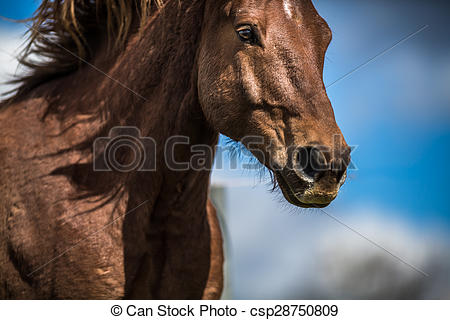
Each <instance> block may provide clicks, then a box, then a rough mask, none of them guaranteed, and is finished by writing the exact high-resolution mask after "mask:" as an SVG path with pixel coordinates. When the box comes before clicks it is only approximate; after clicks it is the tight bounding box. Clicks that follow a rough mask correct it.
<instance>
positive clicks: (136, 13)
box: [0, 0, 350, 299]
mask: <svg viewBox="0 0 450 320" xmlns="http://www.w3.org/2000/svg"><path fill="white" fill-rule="evenodd" d="M29 21H31V23H32V25H31V26H30V40H29V46H28V47H27V48H26V50H25V52H24V54H23V55H22V56H21V62H22V63H23V64H25V65H26V66H28V67H29V70H30V71H29V73H28V74H27V75H25V76H24V77H23V78H21V79H18V80H17V82H18V88H17V92H16V93H15V95H14V96H13V97H12V98H10V99H9V100H6V101H4V102H3V103H2V104H1V106H0V128H1V130H0V218H1V219H0V220H1V222H0V240H1V241H0V270H1V271H0V272H1V274H0V295H1V297H2V298H44V299H45V298H62V299H66V298H75V299H89V298H96V299H118V298H139V299H142V298H146V299H147V298H148V299H150V298H154V299H159V298H164V299H198V298H213V299H214V298H219V297H220V294H221V291H222V284H223V275H222V264H223V253H222V238H221V233H220V228H219V224H218V221H217V217H216V213H215V210H214V208H213V206H212V204H211V203H210V202H209V201H208V187H209V177H210V170H209V168H211V165H212V162H213V155H211V156H207V157H205V159H206V160H205V162H206V164H205V166H204V170H198V168H192V167H189V168H185V169H183V170H176V169H174V168H173V166H172V165H170V163H169V162H170V161H168V158H167V155H166V151H167V141H168V140H170V138H171V137H174V136H176V137H185V138H188V140H182V141H183V142H180V141H178V142H177V140H172V141H173V144H172V147H171V148H170V150H171V152H172V154H171V157H169V158H170V159H172V160H173V161H172V162H173V163H172V164H173V165H177V164H179V163H191V162H192V161H191V160H192V158H193V155H194V151H193V148H192V147H193V146H197V145H198V146H209V147H211V148H214V146H215V145H216V144H217V141H218V135H219V133H222V134H224V135H226V136H228V137H230V138H232V139H233V140H236V141H241V142H242V143H243V145H244V146H246V147H247V148H248V149H250V150H251V151H252V152H253V153H254V155H255V157H256V158H257V159H258V160H259V161H260V162H261V163H263V164H264V165H265V166H266V167H267V168H268V169H269V170H270V171H272V172H273V173H274V178H275V179H276V180H277V182H278V184H279V186H280V188H281V190H282V192H283V194H284V196H285V197H286V199H287V200H288V201H289V202H290V203H292V204H293V205H295V206H300V207H324V206H326V205H328V204H329V203H330V202H331V201H332V200H333V199H334V198H335V197H336V195H337V193H338V190H339V188H340V186H341V185H342V183H343V182H344V180H345V177H346V174H345V172H346V167H347V164H348V162H349V153H350V152H349V148H348V146H347V144H346V143H345V141H344V138H343V137H342V134H341V131H340V129H339V128H338V126H337V124H336V122H335V118H334V113H333V110H332V107H331V104H330V102H329V99H328V97H327V94H326V91H325V87H324V84H323V80H322V70H323V63H324V56H325V51H326V49H327V46H328V44H329V42H330V40H331V32H330V29H329V27H328V25H327V24H326V22H325V21H324V20H323V19H322V18H321V17H320V16H319V15H318V13H317V12H316V10H315V8H314V6H313V4H312V3H311V1H310V0H164V1H162V0H141V1H137V0H136V1H122V0H97V1H91V0H83V1H78V0H65V1H63V0H43V2H42V4H41V6H40V7H39V9H38V10H37V12H36V13H35V15H34V16H33V17H32V18H31V19H30V20H29ZM37 55H38V56H41V57H42V59H37V60H36V56H37ZM115 127H127V128H136V129H137V130H138V131H139V134H140V135H141V136H142V137H148V138H147V139H145V138H141V137H137V136H134V138H136V140H140V141H147V142H150V143H149V146H152V147H153V148H151V151H149V154H148V155H147V156H148V157H149V158H151V159H152V160H151V161H149V162H148V163H147V162H146V164H145V165H148V168H145V167H143V165H140V166H138V167H136V168H134V169H133V170H119V169H120V168H113V169H111V168H110V167H101V165H100V169H101V170H100V169H98V168H97V169H98V170H96V165H95V162H96V161H100V160H98V159H100V158H101V157H102V156H104V154H105V152H106V149H104V148H103V147H101V146H100V147H99V149H97V150H95V146H96V143H97V142H98V141H99V140H98V139H99V138H101V139H108V137H109V134H110V132H116V131H114V130H111V129H113V128H115ZM105 137H106V138H105ZM247 137H260V138H262V140H260V142H258V143H255V142H254V141H252V139H247ZM110 138H111V139H112V138H113V137H110ZM336 140H340V143H339V144H338V145H336V143H335V142H336ZM93 146H94V148H93ZM292 146H294V147H295V148H296V150H300V151H298V152H296V153H295V152H290V151H289V150H291V149H292V148H291V147H292ZM102 148H103V149H102ZM130 150H131V149H130V148H126V146H125V147H123V148H117V149H116V150H115V152H116V153H115V154H114V157H116V158H117V159H119V160H118V163H119V165H120V164H124V165H126V164H127V163H128V162H129V161H131V160H133V159H134V158H133V155H132V152H131V151H130ZM134 151H136V150H134ZM130 159H131V160H130ZM305 159H310V160H308V161H309V162H311V163H306V164H305V165H301V166H299V165H298V164H299V163H300V162H305V161H304V160H305ZM127 161H128V162H127ZM308 161H307V162H308ZM319 164H320V166H319ZM116 169H117V170H116ZM319 169H320V170H319Z"/></svg>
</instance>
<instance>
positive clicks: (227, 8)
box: [223, 1, 233, 17]
mask: <svg viewBox="0 0 450 320" xmlns="http://www.w3.org/2000/svg"><path fill="white" fill-rule="evenodd" d="M232 7H233V2H232V1H228V2H227V3H226V4H225V6H224V7H223V12H225V16H227V17H229V16H230V15H231V8H232Z"/></svg>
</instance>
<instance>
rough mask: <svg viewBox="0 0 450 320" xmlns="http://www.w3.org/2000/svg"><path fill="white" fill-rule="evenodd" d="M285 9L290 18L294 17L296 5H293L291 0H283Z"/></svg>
mask: <svg viewBox="0 0 450 320" xmlns="http://www.w3.org/2000/svg"><path fill="white" fill-rule="evenodd" d="M283 10H284V13H285V14H286V17H287V18H288V19H292V18H293V17H294V10H295V9H294V7H293V6H292V2H291V0H283Z"/></svg>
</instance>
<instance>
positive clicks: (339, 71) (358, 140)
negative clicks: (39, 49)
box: [0, 0, 450, 299]
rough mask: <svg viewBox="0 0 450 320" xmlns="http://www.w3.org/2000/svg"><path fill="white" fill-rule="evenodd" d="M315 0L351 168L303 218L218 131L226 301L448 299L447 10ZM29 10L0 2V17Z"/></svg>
mask: <svg viewBox="0 0 450 320" xmlns="http://www.w3.org/2000/svg"><path fill="white" fill-rule="evenodd" d="M313 2H314V4H315V5H316V8H317V10H318V12H319V13H320V14H321V15H322V16H323V17H324V18H325V20H327V22H328V24H329V25H330V27H331V29H332V30H333V41H332V43H331V45H330V48H329V50H328V53H327V57H326V64H325V71H324V80H325V84H326V85H327V86H328V88H327V91H328V95H329V97H330V100H331V102H332V104H333V106H334V110H335V114H336V120H337V122H338V124H339V126H340V128H341V130H342V131H343V133H344V136H345V137H346V140H347V142H348V143H349V144H350V145H352V146H354V147H355V149H354V151H353V154H352V157H353V164H354V167H355V168H354V169H352V170H351V171H350V172H349V177H348V179H347V182H346V184H345V185H344V187H343V188H342V190H341V193H340V195H339V196H338V198H337V199H336V200H335V201H334V202H333V204H332V205H331V206H330V207H328V208H326V209H325V212H326V213H325V212H322V211H320V210H316V209H308V210H306V209H303V210H301V209H297V208H294V207H292V206H291V205H289V204H287V203H286V201H285V200H283V198H282V196H281V195H280V194H279V192H278V191H275V192H271V191H270V190H271V186H270V178H269V177H268V176H267V175H264V174H263V175H262V176H261V171H260V170H256V169H255V170H254V169H252V168H250V169H249V168H246V169H245V168H243V167H244V166H245V164H246V163H247V162H248V159H247V157H246V156H245V155H244V156H243V157H241V158H240V159H238V160H236V161H235V159H234V158H233V157H231V156H229V155H228V153H227V152H226V148H227V143H226V139H225V137H222V138H221V142H220V145H221V146H222V147H224V148H225V152H224V153H223V156H222V157H220V159H218V160H217V161H218V163H216V168H215V170H214V172H213V175H212V191H211V194H212V197H213V200H214V202H215V204H216V206H217V207H218V209H219V211H220V214H221V220H222V227H223V229H224V234H225V238H226V258H227V261H226V289H225V292H224V298H231V299H330V298H331V299H361V298H363V299H450V209H449V202H448V201H449V194H450V187H449V183H450V170H449V168H448V161H449V160H448V159H449V157H450V3H449V2H448V1H444V0H442V1H438V0H435V1H419V0H399V1H387V0H386V1H382V0H379V1H370V0H340V1H333V0H316V1H313ZM38 3H39V1H32V0H20V1H1V2H0V15H2V16H5V17H8V18H14V19H23V18H26V17H29V16H30V15H31V14H32V12H33V11H34V10H35V9H36V7H37V5H38ZM24 32H25V27H24V26H23V25H20V24H15V23H11V22H7V21H0V81H6V80H7V79H10V78H11V75H13V74H14V73H15V72H20V71H18V70H19V69H17V63H16V62H15V59H14V56H15V55H16V54H17V53H18V48H19V45H20V44H21V43H22V41H23V38H21V36H22V35H23V33H24ZM352 71H353V72H352ZM337 80H338V81H337ZM336 81H337V82H336ZM0 88H1V89H0V91H1V92H5V91H7V90H8V89H10V87H9V86H8V85H4V84H2V85H1V87H0Z"/></svg>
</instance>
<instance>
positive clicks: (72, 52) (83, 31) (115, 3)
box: [10, 0, 163, 97]
mask: <svg viewBox="0 0 450 320" xmlns="http://www.w3.org/2000/svg"><path fill="white" fill-rule="evenodd" d="M162 5H163V0H43V1H42V3H41V5H40V6H39V7H38V9H37V10H36V11H35V12H34V14H33V16H32V17H31V18H29V19H27V20H24V21H25V23H26V24H27V26H28V27H29V29H28V31H27V34H28V37H27V40H26V42H25V47H24V49H23V51H22V52H21V53H20V55H19V57H18V60H19V63H20V64H21V65H23V66H25V67H26V68H27V70H28V72H27V73H26V74H25V75H23V76H20V77H18V78H16V79H14V80H12V81H11V82H10V83H12V84H15V85H17V88H16V89H14V90H13V92H15V97H17V96H19V95H22V94H24V93H26V92H28V91H30V90H31V89H33V88H35V87H36V86H38V85H39V84H41V83H43V82H45V81H48V80H51V79H53V78H56V77H58V76H61V75H64V74H67V73H70V72H73V71H75V70H76V69H77V68H79V67H80V65H81V64H82V63H83V62H82V61H83V60H84V61H87V60H89V59H90V58H92V55H93V52H92V48H94V47H95V45H96V44H97V43H98V39H99V38H105V37H106V39H107V43H108V48H109V50H108V52H110V53H111V52H115V51H116V50H118V49H120V48H123V47H124V45H125V42H126V40H127V36H128V35H129V33H130V31H131V28H132V23H133V21H134V20H135V19H136V18H137V19H138V20H139V21H138V22H139V26H142V25H143V24H144V23H145V22H146V21H147V20H148V18H149V17H150V14H151V12H152V8H153V7H156V8H160V7H161V6H162ZM36 57H38V59H36Z"/></svg>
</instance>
